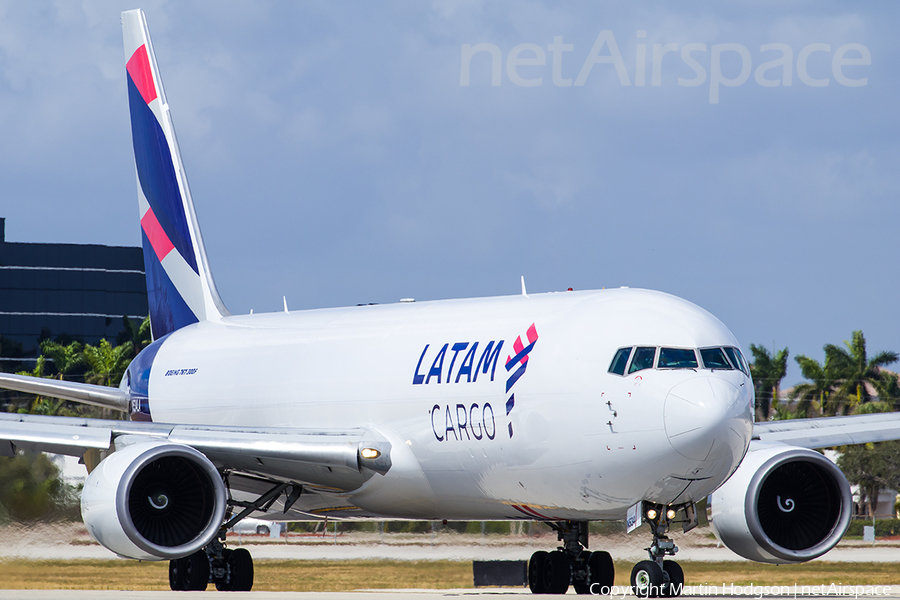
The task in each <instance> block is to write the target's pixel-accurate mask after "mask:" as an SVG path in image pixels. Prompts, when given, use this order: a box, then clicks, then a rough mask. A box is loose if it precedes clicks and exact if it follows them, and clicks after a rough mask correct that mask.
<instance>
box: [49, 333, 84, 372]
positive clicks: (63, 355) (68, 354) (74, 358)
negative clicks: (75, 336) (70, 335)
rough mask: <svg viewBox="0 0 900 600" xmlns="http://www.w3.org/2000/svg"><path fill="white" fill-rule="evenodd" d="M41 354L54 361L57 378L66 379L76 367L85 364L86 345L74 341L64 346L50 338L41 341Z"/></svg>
mask: <svg viewBox="0 0 900 600" xmlns="http://www.w3.org/2000/svg"><path fill="white" fill-rule="evenodd" d="M41 355H42V356H45V357H47V358H49V359H50V360H52V361H53V366H54V367H56V372H57V376H56V378H57V379H66V377H67V376H69V375H71V374H72V373H73V372H74V371H75V370H76V369H79V368H81V367H83V366H84V346H82V345H81V343H80V342H72V343H71V344H69V345H68V346H63V345H62V344H58V343H56V342H51V341H50V340H44V341H43V342H41Z"/></svg>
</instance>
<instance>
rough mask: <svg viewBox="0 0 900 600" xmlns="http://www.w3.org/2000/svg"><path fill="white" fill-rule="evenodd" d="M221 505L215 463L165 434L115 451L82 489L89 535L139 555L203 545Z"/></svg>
mask: <svg viewBox="0 0 900 600" xmlns="http://www.w3.org/2000/svg"><path fill="white" fill-rule="evenodd" d="M225 508H226V493H225V486H224V484H223V483H222V478H221V476H220V475H219V473H218V471H217V470H216V467H215V465H213V464H212V462H210V460H209V459H208V458H206V457H205V456H204V455H203V454H201V453H200V452H198V451H197V450H195V449H193V448H191V447H190V446H185V445H183V444H173V443H170V442H164V441H151V442H138V443H136V444H133V445H130V446H126V447H125V448H123V449H121V450H118V451H116V452H114V453H113V454H111V455H110V456H108V457H107V458H105V459H104V460H103V461H101V462H100V464H99V465H97V468H96V469H94V471H93V472H92V473H91V474H90V476H89V477H88V479H87V481H86V482H85V486H84V490H83V492H82V496H81V514H82V517H83V519H84V523H85V525H87V528H88V531H89V532H90V534H91V536H92V537H93V538H94V539H96V540H97V541H98V542H99V543H100V544H102V545H103V546H105V547H107V548H109V549H110V550H112V551H113V552H115V553H116V554H119V555H121V556H126V557H128V558H136V559H140V560H167V559H172V558H179V557H182V556H187V555H188V554H192V553H193V552H196V551H197V550H199V549H200V548H202V547H204V546H206V545H207V544H208V543H209V542H210V541H212V539H213V538H214V537H215V535H216V533H217V532H218V530H219V528H220V527H221V525H222V522H223V520H224V515H225Z"/></svg>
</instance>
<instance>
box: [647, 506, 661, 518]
mask: <svg viewBox="0 0 900 600" xmlns="http://www.w3.org/2000/svg"><path fill="white" fill-rule="evenodd" d="M657 514H658V513H657V512H656V509H655V508H651V509H650V510H648V511H647V518H648V519H650V520H651V521H652V520H654V519H656V515H657Z"/></svg>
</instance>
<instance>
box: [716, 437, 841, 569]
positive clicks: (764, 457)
mask: <svg viewBox="0 0 900 600" xmlns="http://www.w3.org/2000/svg"><path fill="white" fill-rule="evenodd" d="M850 508H851V497H850V486H849V484H848V483H847V480H846V479H845V478H844V474H843V473H841V470H840V469H838V468H837V466H836V465H835V464H834V463H833V462H831V461H830V460H828V459H827V458H825V457H824V456H822V455H821V454H819V453H818V452H814V451H812V450H808V449H806V448H797V447H794V446H785V445H783V444H762V443H759V442H753V443H751V445H750V451H749V452H748V453H747V456H746V457H744V460H743V462H742V463H741V465H740V466H739V467H738V469H737V470H736V471H735V472H734V474H733V475H732V476H731V478H730V479H728V481H726V482H725V483H724V484H723V485H722V486H721V487H719V489H717V490H716V491H715V492H713V494H712V496H711V498H710V516H711V523H712V527H713V531H715V533H716V536H717V537H718V538H719V539H720V540H721V541H722V543H723V544H725V545H726V546H727V547H728V548H730V549H731V550H732V551H734V552H735V553H737V554H739V555H741V556H743V557H744V558H749V559H750V560H755V561H759V562H767V563H774V564H788V563H798V562H805V561H807V560H812V559H813V558H816V557H818V556H821V555H822V554H825V553H826V552H828V551H829V550H831V549H832V548H833V547H834V546H835V544H837V543H838V542H839V541H840V539H841V537H842V536H843V535H844V532H845V531H846V530H847V526H848V525H849V524H850Z"/></svg>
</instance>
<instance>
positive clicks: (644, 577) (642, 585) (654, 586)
mask: <svg viewBox="0 0 900 600" xmlns="http://www.w3.org/2000/svg"><path fill="white" fill-rule="evenodd" d="M662 585H663V570H662V569H661V568H660V567H659V565H658V564H656V563H655V562H653V561H651V560H642V561H641V562H639V563H638V564H636V565H634V568H633V569H632V570H631V589H633V590H634V595H635V596H637V597H638V598H656V597H658V596H660V595H661V592H662Z"/></svg>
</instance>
